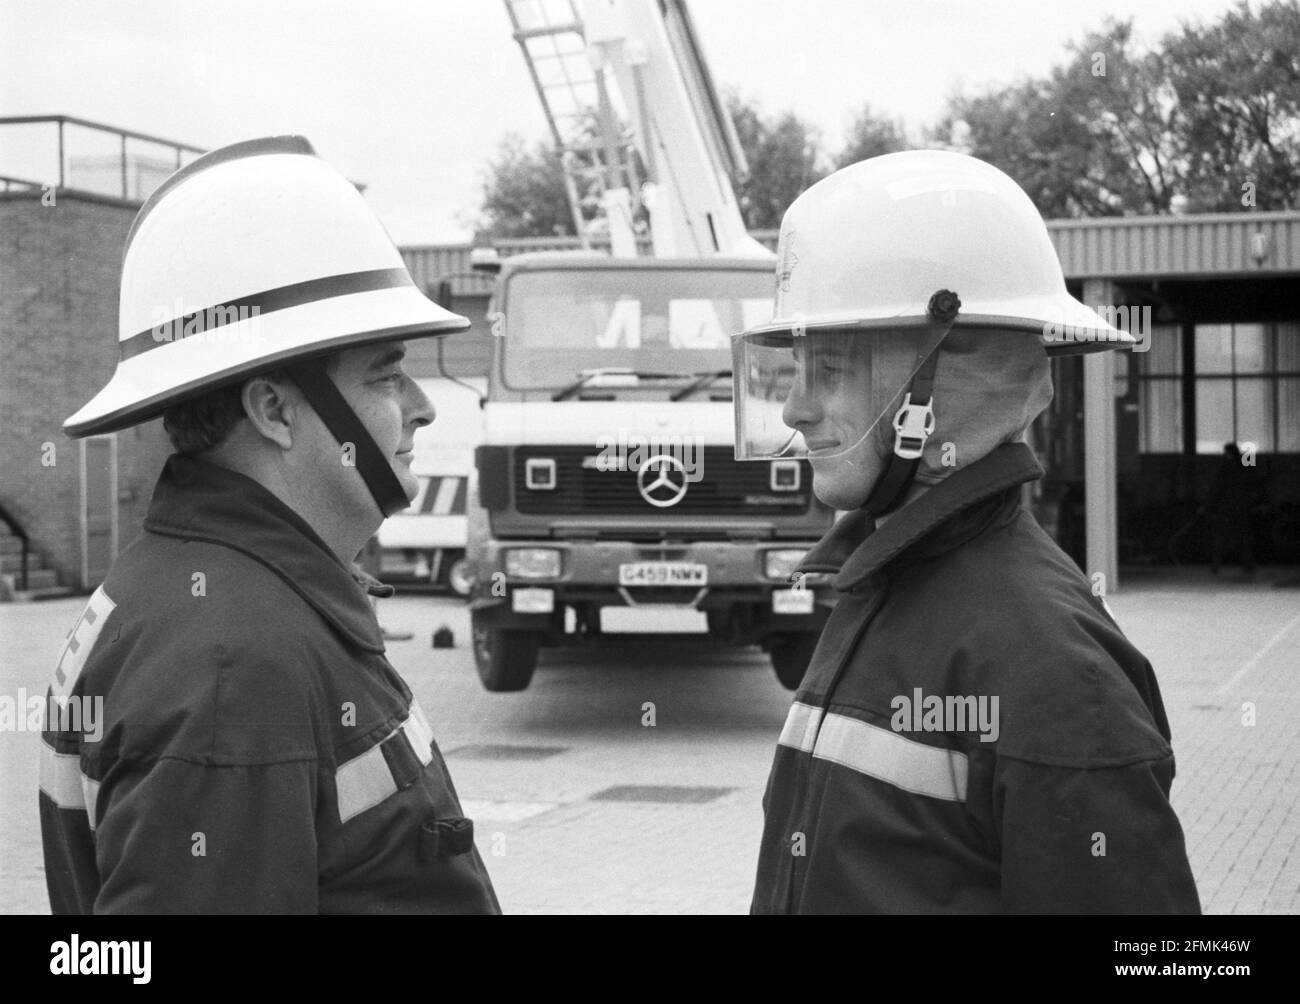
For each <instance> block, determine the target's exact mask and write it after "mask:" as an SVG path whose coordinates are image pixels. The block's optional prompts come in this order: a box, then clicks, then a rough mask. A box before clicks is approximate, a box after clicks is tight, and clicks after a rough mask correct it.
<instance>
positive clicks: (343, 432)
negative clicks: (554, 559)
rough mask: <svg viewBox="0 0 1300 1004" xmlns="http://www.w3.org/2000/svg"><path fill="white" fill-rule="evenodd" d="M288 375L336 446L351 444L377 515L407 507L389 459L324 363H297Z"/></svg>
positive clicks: (316, 360) (386, 514)
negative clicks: (375, 506)
mask: <svg viewBox="0 0 1300 1004" xmlns="http://www.w3.org/2000/svg"><path fill="white" fill-rule="evenodd" d="M289 374H290V376H291V377H292V378H293V382H294V383H296V384H297V385H298V387H299V389H301V390H302V393H303V396H305V397H306V398H307V401H308V402H309V403H310V404H311V406H312V407H313V408H315V409H316V414H318V415H319V416H320V417H321V421H322V422H324V423H325V427H326V428H327V429H329V431H330V433H331V435H333V436H334V438H335V439H336V440H338V443H339V446H340V447H342V446H344V445H345V444H348V443H351V444H352V447H353V450H354V454H353V456H354V459H355V460H356V466H357V470H358V471H360V472H361V479H362V480H363V481H365V483H366V487H367V488H369V489H370V496H371V498H373V499H374V500H375V505H377V506H379V511H380V513H382V514H383V515H384V517H385V518H387V517H389V516H391V515H393V513H395V512H401V511H402V510H403V509H405V508H406V507H407V506H408V505H410V501H409V500H408V499H407V497H406V490H405V489H404V488H402V483H401V482H400V481H399V480H397V475H396V474H394V473H393V468H392V465H391V464H390V463H389V462H388V458H386V457H385V456H384V455H383V453H381V452H380V450H379V447H378V446H377V445H376V444H375V440H374V438H373V437H372V436H371V435H370V433H369V432H367V431H366V427H365V426H364V425H362V424H361V419H359V418H357V413H356V412H355V411H353V410H352V406H351V405H349V404H348V402H347V400H346V399H345V398H344V397H343V395H342V394H341V393H340V392H339V389H338V387H337V386H336V385H335V383H334V381H333V380H331V379H330V378H329V374H328V373H326V372H325V361H324V360H323V359H309V360H307V361H306V362H302V363H296V364H295V365H293V366H292V367H290V368H289ZM340 462H342V459H341V458H340Z"/></svg>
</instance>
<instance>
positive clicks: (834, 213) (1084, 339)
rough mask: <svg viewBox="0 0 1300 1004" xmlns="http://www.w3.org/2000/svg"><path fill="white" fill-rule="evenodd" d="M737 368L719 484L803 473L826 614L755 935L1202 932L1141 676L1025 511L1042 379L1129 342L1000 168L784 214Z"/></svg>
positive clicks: (836, 191)
mask: <svg viewBox="0 0 1300 1004" xmlns="http://www.w3.org/2000/svg"><path fill="white" fill-rule="evenodd" d="M777 257H778V261H777V272H776V282H777V291H776V300H775V316H774V318H773V320H772V322H771V323H769V324H764V325H761V326H759V327H756V328H752V329H750V330H748V331H746V332H744V333H742V334H740V335H738V336H736V338H735V339H734V342H733V354H734V357H735V358H734V362H735V373H736V380H737V389H736V416H737V428H736V442H737V446H736V451H737V456H738V457H739V458H740V459H755V460H757V459H766V458H774V457H807V458H808V459H809V460H810V462H811V464H812V469H813V490H814V492H815V493H816V494H817V495H818V497H819V498H821V499H822V500H823V501H825V502H827V503H828V504H830V505H832V506H834V507H835V508H837V509H840V510H844V512H845V514H844V515H843V516H842V517H841V518H840V519H839V520H838V521H837V523H836V525H835V526H834V527H833V529H832V530H831V531H830V532H829V533H828V534H827V536H826V537H825V539H823V540H822V541H821V542H820V543H819V544H818V545H817V546H816V547H815V548H814V549H813V550H812V551H811V552H810V553H809V555H808V556H807V558H806V560H805V561H804V563H803V565H802V568H801V570H800V574H814V575H826V576H833V583H834V585H835V587H836V589H837V591H838V598H837V603H836V606H835V609H834V612H833V613H832V615H831V617H830V619H829V621H828V623H827V625H826V628H825V631H824V632H823V634H822V637H821V639H820V642H819V643H818V646H817V649H816V651H815V653H814V655H813V658H812V661H811V663H810V665H809V667H808V670H807V672H806V674H805V676H804V679H803V681H802V683H801V684H800V686H799V689H798V691H797V693H796V695H795V699H794V703H793V705H792V707H791V709H790V713H789V717H788V718H787V720H786V723H785V727H784V729H783V730H782V732H781V736H780V740H779V743H778V746H777V752H776V758H775V762H774V765H773V768H772V773H771V776H770V779H769V782H768V787H767V792H766V795H765V798H764V811H765V817H766V824H765V828H764V834H763V842H762V850H761V853H760V860H759V867H758V878H757V886H756V889H755V893H754V900H753V907H752V908H753V910H754V911H755V912H759V913H770V912H796V913H818V912H860V913H883V912H898V913H929V912H959V913H1000V912H1051V913H1092V912H1103V913H1111V912H1153V913H1156V912H1185V913H1196V912H1199V909H1200V907H1199V901H1198V898H1197V892H1196V887H1195V884H1194V881H1193V878H1192V874H1191V870H1190V868H1189V866H1188V862H1187V855H1186V851H1185V848H1184V841H1183V834H1182V829H1181V827H1180V825H1179V822H1178V819H1177V817H1176V815H1175V814H1174V811H1173V809H1172V808H1171V806H1170V803H1169V790H1170V785H1171V783H1172V781H1173V775H1174V757H1173V752H1172V749H1171V747H1170V735H1169V725H1168V721H1167V719H1166V717H1165V712H1164V707H1163V705H1162V702H1161V698H1160V691H1159V688H1158V687H1157V684H1156V679H1155V676H1154V674H1153V673H1152V670H1151V666H1150V664H1149V663H1148V662H1147V661H1146V659H1145V658H1143V656H1142V654H1141V653H1140V652H1139V651H1137V650H1136V649H1135V648H1134V647H1133V646H1132V645H1131V644H1130V643H1129V641H1128V640H1127V639H1126V638H1125V637H1124V634H1123V633H1122V632H1121V631H1120V629H1119V627H1118V626H1117V625H1116V624H1115V622H1114V621H1113V620H1112V619H1111V617H1110V615H1109V613H1108V611H1107V610H1106V609H1105V607H1104V603H1103V601H1102V600H1101V599H1100V598H1099V597H1098V596H1096V595H1094V592H1093V590H1092V589H1091V588H1090V582H1089V580H1088V579H1086V578H1085V577H1084V575H1083V574H1082V573H1081V572H1080V570H1079V569H1078V568H1077V566H1075V565H1074V563H1073V562H1072V561H1071V560H1070V559H1069V558H1068V557H1067V556H1066V555H1065V554H1064V553H1063V552H1062V551H1061V550H1060V549H1059V548H1058V547H1057V546H1056V544H1055V543H1054V542H1053V541H1052V540H1051V538H1050V537H1048V536H1047V534H1045V533H1044V532H1043V530H1042V529H1041V528H1040V527H1039V526H1038V524H1037V522H1036V521H1035V520H1034V518H1033V516H1032V515H1030V514H1029V513H1028V512H1026V511H1024V510H1023V509H1022V508H1021V507H1020V490H1021V486H1022V485H1023V484H1025V483H1026V482H1029V481H1032V480H1034V479H1036V478H1038V477H1041V475H1042V470H1041V468H1040V467H1039V466H1038V464H1037V462H1036V461H1035V458H1034V455H1033V453H1032V451H1031V450H1030V449H1029V447H1028V446H1027V445H1026V444H1025V442H1024V437H1025V433H1026V430H1027V427H1028V426H1029V424H1030V423H1031V422H1032V421H1033V419H1034V418H1035V416H1037V415H1038V414H1039V413H1040V412H1041V411H1042V410H1043V409H1044V408H1045V407H1046V406H1047V404H1048V403H1049V402H1050V400H1051V394H1052V386H1051V378H1050V371H1049V366H1048V354H1049V353H1059V352H1080V351H1100V350H1105V349H1116V348H1126V347H1128V346H1130V345H1131V343H1132V339H1131V338H1130V337H1129V336H1128V335H1126V334H1125V333H1123V332H1121V331H1118V330H1116V329H1115V328H1113V327H1111V326H1110V325H1109V324H1108V323H1107V322H1106V321H1104V320H1103V319H1102V318H1101V317H1100V316H1099V315H1098V314H1096V313H1095V312H1094V311H1092V310H1089V309H1087V308H1086V307H1085V306H1083V305H1082V304H1080V303H1079V302H1077V301H1076V300H1074V299H1073V298H1072V297H1071V296H1070V295H1069V294H1068V293H1067V291H1066V288H1065V282H1064V278H1063V276H1062V274H1061V268H1060V264H1059V262H1058V260H1057V258H1056V254H1055V251H1054V249H1053V247H1052V244H1051V242H1050V239H1049V237H1048V235H1047V229H1046V227H1045V226H1044V225H1043V222H1042V219H1041V218H1040V217H1039V215H1038V213H1037V212H1036V211H1035V209H1034V207H1033V205H1032V203H1031V202H1030V201H1029V199H1028V197H1027V196H1026V195H1025V194H1024V192H1023V191H1021V189H1020V188H1019V186H1017V185H1016V184H1015V182H1013V181H1012V180H1011V179H1010V178H1008V177H1007V176H1006V175H1005V174H1003V173H1002V172H1001V171H998V170H997V169H996V168H993V167H991V166H990V165H988V164H985V163H983V162H981V161H979V160H975V159H973V158H971V157H966V156H962V155H959V154H954V153H946V152H938V151H914V152H908V153H898V154H890V155H888V156H883V157H876V158H873V159H871V160H867V161H863V162H862V163H859V164H854V165H852V166H850V167H846V168H844V169H843V170H841V171H839V172H837V173H836V174H834V175H832V176H831V177H829V178H827V179H825V180H823V181H821V182H819V183H818V184H816V185H814V186H813V187H812V188H810V189H809V190H808V191H807V192H805V193H804V194H803V195H802V196H800V198H799V199H797V200H796V201H795V202H794V204H793V205H791V207H790V209H789V211H788V212H787V213H786V215H785V218H784V220H783V221H782V225H781V234H780V242H779V247H778V252H777Z"/></svg>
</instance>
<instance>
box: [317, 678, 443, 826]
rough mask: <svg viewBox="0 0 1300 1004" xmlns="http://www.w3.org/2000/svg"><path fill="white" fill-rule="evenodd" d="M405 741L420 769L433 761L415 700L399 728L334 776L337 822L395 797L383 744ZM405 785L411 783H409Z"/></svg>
mask: <svg viewBox="0 0 1300 1004" xmlns="http://www.w3.org/2000/svg"><path fill="white" fill-rule="evenodd" d="M394 741H396V742H402V741H405V742H407V743H409V744H410V746H411V749H412V751H414V753H415V756H416V757H417V758H418V759H419V761H420V764H421V765H422V766H425V767H427V766H428V765H429V763H430V762H431V761H432V760H433V750H432V748H431V746H432V743H433V733H432V731H431V730H430V729H429V722H428V719H426V718H425V717H424V712H423V711H422V710H421V709H420V705H419V704H417V703H416V702H415V701H414V700H412V701H411V707H410V708H409V709H408V711H407V717H406V720H405V721H404V722H402V724H401V725H399V726H398V727H397V728H395V729H394V730H393V731H392V732H391V733H389V734H388V736H387V737H385V739H384V741H383V742H381V743H376V744H375V745H374V746H372V747H370V749H368V750H366V751H365V752H364V753H362V754H361V755H359V756H355V757H353V758H352V759H351V760H348V761H347V762H346V763H343V764H341V765H340V766H339V768H338V769H337V770H336V771H335V772H334V786H335V789H336V791H337V792H338V800H339V821H340V822H343V823H346V822H347V821H348V820H349V819H351V818H352V817H353V816H356V815H359V814H360V813H362V812H365V811H366V810H367V809H372V808H374V807H375V806H376V805H378V804H379V803H380V802H382V801H383V800H384V799H386V798H388V797H389V796H390V795H395V794H397V791H398V782H397V779H396V778H395V777H394V776H393V768H392V767H391V766H390V765H389V762H388V760H387V758H385V756H384V750H383V746H384V744H385V743H390V742H394ZM406 783H408V784H409V783H410V781H409V779H408V780H407V782H406Z"/></svg>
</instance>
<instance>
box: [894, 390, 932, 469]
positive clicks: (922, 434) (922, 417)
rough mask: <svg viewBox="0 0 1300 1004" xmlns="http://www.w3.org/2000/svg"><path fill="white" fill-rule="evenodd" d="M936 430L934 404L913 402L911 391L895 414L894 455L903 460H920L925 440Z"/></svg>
mask: <svg viewBox="0 0 1300 1004" xmlns="http://www.w3.org/2000/svg"><path fill="white" fill-rule="evenodd" d="M932 432H934V405H933V404H932V403H931V402H930V401H927V402H925V404H913V403H912V394H911V392H910V391H909V392H908V394H907V396H906V397H905V398H903V404H902V406H901V407H900V408H899V409H898V412H897V413H896V414H895V415H894V433H895V435H894V456H896V457H901V458H902V459H903V460H919V459H921V452H922V451H923V450H924V449H925V442H926V440H927V439H929V438H930V434H931V433H932Z"/></svg>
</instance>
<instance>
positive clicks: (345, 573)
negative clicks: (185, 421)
mask: <svg viewBox="0 0 1300 1004" xmlns="http://www.w3.org/2000/svg"><path fill="white" fill-rule="evenodd" d="M144 527H145V529H146V530H148V531H150V532H152V533H157V534H162V535H163V536H166V537H179V538H181V539H183V540H203V541H207V542H208V543H212V544H219V545H221V546H222V547H228V548H230V549H231V550H234V551H238V552H240V553H241V554H244V555H247V556H248V557H250V558H252V559H253V560H254V561H257V562H260V563H261V564H263V565H265V566H266V567H267V568H269V569H270V570H271V571H273V572H275V574H276V575H278V576H279V577H280V578H281V579H283V580H284V582H285V584H286V585H288V586H289V587H290V588H291V589H293V591H294V592H296V593H297V594H298V595H299V596H301V597H302V598H303V599H304V600H306V601H307V602H308V603H309V604H311V606H312V607H314V608H315V609H316V610H317V612H319V613H320V615H321V616H322V617H324V618H325V620H326V621H328V622H329V624H330V625H331V626H332V627H333V628H334V629H335V630H336V631H337V632H338V633H339V634H340V635H342V636H343V637H344V638H345V639H347V641H349V642H351V643H352V644H353V645H356V646H358V647H360V648H362V649H365V650H366V651H369V652H383V651H384V643H383V638H382V636H381V635H380V631H379V623H378V621H377V620H376V619H375V615H374V612H373V611H372V610H371V608H370V604H369V602H368V601H367V599H366V593H367V592H375V591H377V590H374V589H372V588H370V583H374V585H375V586H379V583H377V582H375V580H373V579H370V577H369V576H364V578H363V577H362V576H363V575H364V573H362V572H360V570H359V569H355V568H349V567H348V566H346V565H344V564H343V563H342V562H341V561H339V559H338V557H337V556H336V555H335V554H334V552H333V551H331V550H330V549H329V547H328V545H326V543H325V542H324V541H323V540H321V538H320V536H319V535H318V534H317V533H316V531H315V530H313V529H312V528H311V527H310V526H309V525H308V523H307V521H306V520H304V519H303V518H302V517H301V516H299V515H298V514H297V513H296V512H294V511H293V510H292V509H290V508H289V507H288V506H287V505H285V504H284V503H283V502H281V501H280V499H278V498H276V497H275V496H274V495H273V494H271V492H269V491H268V490H267V489H266V488H264V487H263V486H262V485H260V484H259V483H258V482H256V481H254V480H253V479H252V478H249V477H247V476H245V475H243V474H239V473H237V472H235V471H232V470H229V469H227V468H225V467H219V466H217V465H216V464H212V463H208V462H207V461H204V460H199V459H197V458H195V457H187V456H182V455H181V454H173V455H172V456H171V457H169V458H168V460H167V463H166V465H165V466H164V467H163V471H162V475H161V476H160V477H159V478H158V485H157V487H156V488H155V489H154V493H153V500H152V502H150V504H149V514H148V516H146V517H145V521H144ZM367 580H369V581H368V582H367ZM380 588H381V589H382V588H385V587H382V586H381V587H380Z"/></svg>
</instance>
